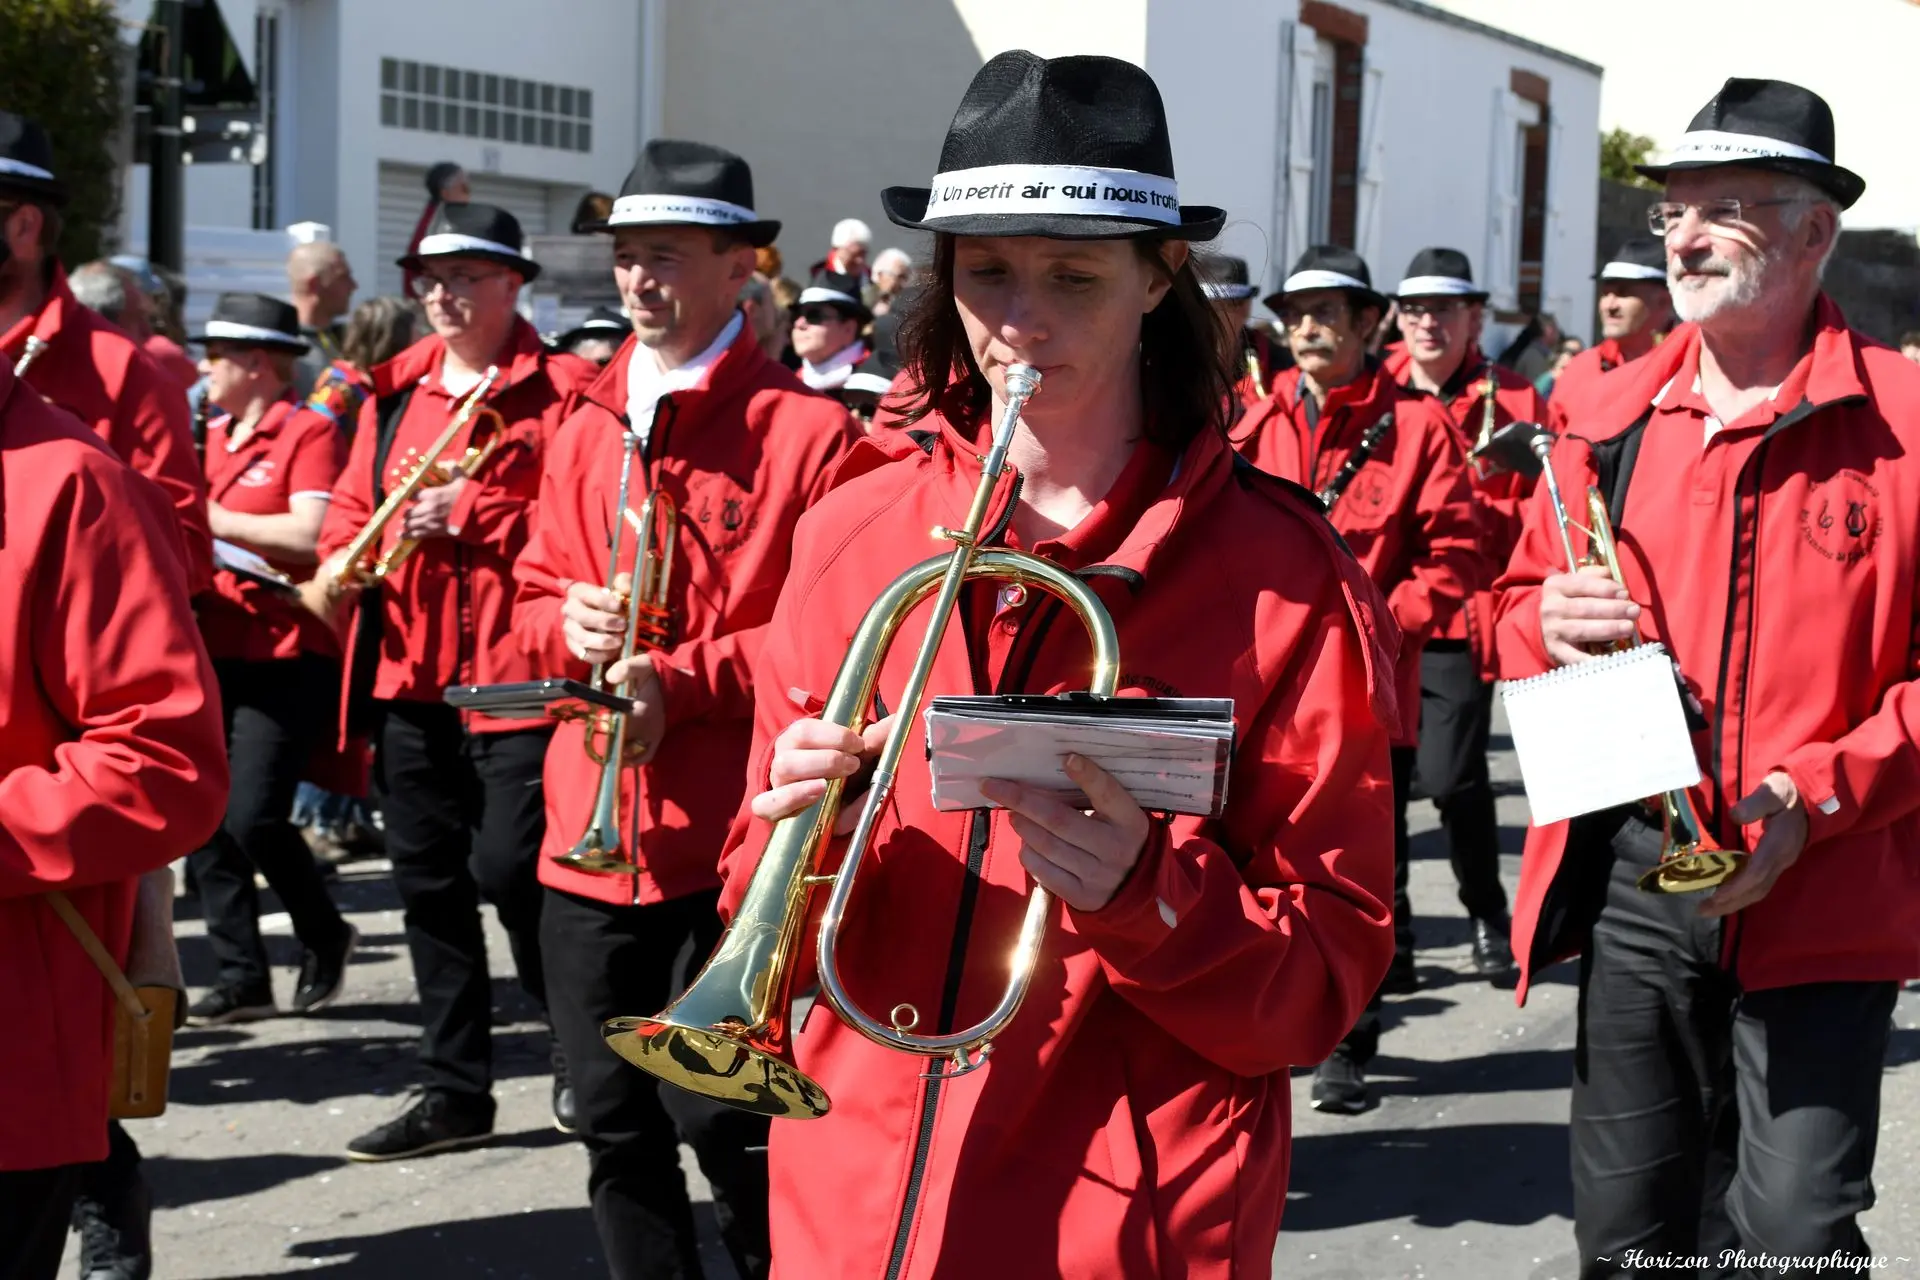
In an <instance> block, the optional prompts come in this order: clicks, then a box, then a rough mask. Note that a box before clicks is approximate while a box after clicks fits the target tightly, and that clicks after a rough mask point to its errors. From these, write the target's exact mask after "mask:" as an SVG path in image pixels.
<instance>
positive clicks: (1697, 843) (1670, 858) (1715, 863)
mask: <svg viewBox="0 0 1920 1280" xmlns="http://www.w3.org/2000/svg"><path fill="white" fill-rule="evenodd" d="M1532 448H1533V451H1534V453H1535V454H1536V455H1537V456H1538V457H1539V459H1540V461H1541V464H1542V465H1541V473H1542V475H1543V477H1544V478H1545V480H1546V485H1547V496H1548V498H1549V499H1551V501H1552V503H1553V514H1554V518H1555V520H1556V521H1557V522H1558V524H1559V526H1560V543H1561V547H1562V549H1563V550H1564V551H1565V552H1566V556H1567V565H1568V572H1570V573H1578V572H1579V571H1580V570H1581V569H1582V568H1585V567H1586V566H1588V565H1596V564H1603V565H1605V566H1606V567H1607V572H1608V574H1610V575H1611V576H1612V578H1613V580H1614V581H1615V582H1617V583H1619V584H1620V585H1621V586H1622V587H1624V586H1626V585H1627V580H1626V576H1625V575H1624V574H1623V573H1622V572H1621V570H1620V552H1619V546H1618V543H1617V541H1616V539H1615V538H1614V534H1613V521H1612V519H1611V518H1610V517H1609V516H1608V515H1607V500H1606V497H1605V495H1604V494H1602V493H1601V492H1600V490H1599V489H1597V488H1595V487H1594V486H1592V485H1588V486H1587V523H1586V525H1585V526H1576V525H1575V524H1574V523H1573V521H1572V519H1571V518H1570V517H1569V516H1568V515H1567V505H1566V503H1565V502H1564V501H1562V500H1561V497H1560V481H1559V480H1558V479H1557V478H1556V477H1555V476H1554V474H1553V465H1552V463H1551V461H1550V459H1549V457H1548V455H1549V453H1550V452H1551V451H1552V448H1553V437H1552V436H1550V435H1547V434H1545V433H1544V432H1543V433H1541V434H1540V435H1538V436H1535V437H1534V439H1533V442H1532ZM1574 528H1580V529H1581V531H1582V532H1584V533H1585V534H1586V535H1587V544H1588V547H1589V551H1588V553H1587V555H1585V556H1576V555H1575V554H1574V551H1573V535H1572V533H1571V530H1572V529H1574ZM1641 643H1643V641H1642V639H1641V638H1640V636H1639V635H1638V627H1637V626H1636V628H1635V637H1634V639H1632V640H1630V641H1629V640H1620V641H1615V642H1614V643H1613V644H1612V645H1609V646H1608V648H1609V649H1611V650H1613V651H1619V650H1623V649H1630V648H1633V647H1634V646H1635V645H1638V644H1641ZM1646 803H1647V804H1648V806H1649V807H1654V806H1657V807H1658V808H1659V810H1660V860H1659V862H1657V863H1655V864H1654V866H1653V867H1652V868H1650V869H1649V870H1647V871H1646V872H1644V873H1643V874H1642V875H1641V876H1640V879H1639V880H1638V881H1637V882H1636V883H1637V884H1638V885H1639V887H1640V888H1641V889H1643V890H1645V891H1646V892H1648V893H1694V892H1697V891H1699V890H1701V889H1711V888H1713V887H1714V886H1715V885H1717V884H1720V883H1721V882H1722V881H1724V880H1726V879H1727V878H1728V877H1730V876H1731V875H1733V873H1734V872H1736V871H1738V870H1739V869H1740V868H1741V866H1742V865H1743V864H1744V863H1745V862H1746V860H1747V855H1746V854H1745V853H1744V852H1741V851H1739V850H1735V849H1720V848H1716V847H1714V846H1713V845H1712V844H1710V843H1708V840H1707V834H1706V831H1707V828H1706V824H1705V823H1704V822H1702V821H1701V820H1700V814H1699V811H1698V810H1697V809H1695V808H1694V804H1693V797H1692V796H1691V795H1690V794H1688V792H1687V791H1686V790H1685V789H1684V788H1682V789H1679V790H1675V791H1666V792H1662V793H1661V794H1660V795H1658V796H1655V797H1651V798H1649V799H1648V800H1647V802H1646Z"/></svg>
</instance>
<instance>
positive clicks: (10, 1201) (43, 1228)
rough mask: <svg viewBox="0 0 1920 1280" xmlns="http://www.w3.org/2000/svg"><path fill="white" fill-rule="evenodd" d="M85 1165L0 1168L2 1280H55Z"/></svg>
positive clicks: (0, 1277) (0, 1258)
mask: <svg viewBox="0 0 1920 1280" xmlns="http://www.w3.org/2000/svg"><path fill="white" fill-rule="evenodd" d="M83 1167H84V1166H81V1165H77V1164H64V1165H60V1166H59V1167H57V1168H53V1169H27V1170H20V1171H6V1172H0V1280H54V1277H56V1276H58V1275H59V1274H60V1255H61V1253H62V1252H64V1251H65V1249H66V1247H67V1222H68V1220H69V1219H70V1218H71V1217H72V1216H73V1202H74V1200H75V1199H76V1198H78V1196H79V1194H80V1171H81V1169H82V1168H83Z"/></svg>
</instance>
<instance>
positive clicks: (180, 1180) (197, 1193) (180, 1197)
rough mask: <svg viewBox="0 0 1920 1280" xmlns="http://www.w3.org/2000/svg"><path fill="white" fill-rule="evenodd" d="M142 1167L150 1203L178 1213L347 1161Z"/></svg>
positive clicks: (237, 1159) (160, 1160) (229, 1159)
mask: <svg viewBox="0 0 1920 1280" xmlns="http://www.w3.org/2000/svg"><path fill="white" fill-rule="evenodd" d="M142 1163H143V1164H144V1166H145V1169H146V1176H147V1181H148V1183H149V1184H151V1186H152V1187H153V1203H154V1204H155V1205H156V1206H157V1207H159V1208H162V1209H178V1208H181V1207H182V1206H184V1205H190V1204H205V1203H206V1202H207V1201H209V1200H233V1199H237V1198H239V1197H241V1196H251V1195H258V1194H259V1193H261V1192H262V1191H270V1190H272V1189H273V1188H274V1187H277V1186H280V1185H281V1184H282V1183H287V1182H298V1181H299V1180H300V1179H302V1178H306V1177H310V1176H312V1175H313V1174H316V1173H325V1172H326V1171H327V1170H329V1169H338V1168H340V1167H341V1166H342V1165H344V1164H346V1163H347V1162H346V1160H345V1159H344V1158H342V1157H340V1156H295V1155H285V1154H271V1155H258V1156H222V1157H220V1158H219V1159H217V1160H182V1159H180V1158H178V1157H176V1156H148V1157H147V1158H146V1159H145V1160H144V1161H143V1162H142Z"/></svg>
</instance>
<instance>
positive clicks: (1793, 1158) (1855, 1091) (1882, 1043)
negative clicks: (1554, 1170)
mask: <svg viewBox="0 0 1920 1280" xmlns="http://www.w3.org/2000/svg"><path fill="white" fill-rule="evenodd" d="M1659 847H1660V833H1659V831H1658V830H1657V829H1656V828H1654V827H1653V826H1651V825H1650V824H1649V823H1647V822H1644V821H1642V820H1640V819H1639V818H1629V819H1627V820H1626V822H1625V825H1623V826H1622V827H1621V829H1620V831H1619V832H1618V833H1617V834H1616V835H1615V836H1614V839H1613V853H1614V865H1613V873H1612V881H1611V883H1610V884H1609V887H1608V893H1607V904H1606V906H1605V908H1604V909H1603V910H1602V912H1601V915H1600V919H1599V921H1598V923H1597V924H1596V925H1595V926H1594V931H1593V939H1592V942H1591V943H1590V945H1589V946H1588V947H1587V950H1586V952H1585V954H1584V955H1583V957H1582V959H1581V967H1580V1006H1579V1032H1578V1036H1577V1039H1576V1043H1575V1048H1574V1079H1573V1114H1572V1124H1571V1128H1570V1138H1571V1143H1572V1165H1573V1201H1574V1236H1575V1238H1576V1240H1577V1242H1578V1244H1579V1247H1580V1254H1581V1259H1582V1261H1581V1267H1582V1270H1581V1275H1582V1277H1586V1278H1592V1277H1601V1276H1620V1275H1666V1274H1673V1275H1681V1274H1685V1275H1687V1276H1689V1277H1692V1276H1714V1277H1719V1276H1740V1277H1746V1276H1775V1275H1782V1274H1800V1273H1799V1272H1797V1271H1796V1272H1790V1273H1789V1272H1783V1271H1782V1270H1780V1269H1779V1268H1777V1267H1772V1268H1770V1267H1765V1266H1760V1265H1752V1259H1753V1258H1754V1257H1755V1256H1757V1255H1768V1256H1771V1257H1774V1258H1781V1257H1785V1258H1797V1259H1811V1258H1817V1257H1827V1256H1830V1255H1832V1254H1834V1253H1835V1252H1838V1253H1839V1254H1840V1255H1841V1256H1842V1257H1865V1256H1866V1253H1867V1248H1866V1241H1865V1239H1864V1237H1863V1236H1862V1235H1861V1232H1860V1227H1859V1224H1858V1221H1857V1215H1858V1214H1860V1213H1861V1212H1862V1211H1863V1210H1865V1209H1868V1208H1870V1207H1871V1206H1872V1204H1873V1182H1872V1173H1873V1156H1874V1144H1875V1140H1876V1137H1877V1135H1878V1132H1879V1126H1880V1075H1881V1069H1882V1066H1883V1064H1884V1062H1885V1060H1886V1052H1887V1042H1888V1037H1889V1034H1890V1030H1891V1026H1892V1016H1893V1005H1894V1000H1895V997H1896V996H1897V995H1898V984H1896V983H1893V982H1825V983H1809V984H1806V985H1804V986H1794V987H1779V988H1774V989H1772V990H1768V991H1754V992H1742V991H1741V990H1740V989H1739V987H1738V986H1737V984H1736V983H1735V982H1734V980H1733V978H1732V976H1731V975H1730V974H1728V973H1727V972H1726V970H1724V969H1722V968H1721V967H1720V963H1719V959H1720V943H1721V927H1722V926H1721V924H1720V922H1719V921H1717V920H1708V919H1704V918H1702V917H1701V916H1699V915H1698V914H1697V908H1698V905H1699V902H1700V896H1699V895H1697V894H1679V895H1673V896H1657V895H1654V894H1649V893H1642V892H1641V891H1639V890H1638V889H1636V888H1635V887H1634V884H1633V881H1634V878H1635V877H1636V876H1637V875H1638V874H1639V873H1640V872H1641V871H1642V870H1643V869H1645V868H1646V867H1649V866H1651V865H1653V863H1654V861H1655V860H1656V859H1657V858H1658V856H1659ZM1743 1249H1744V1250H1745V1252H1746V1254H1747V1255H1748V1258H1747V1259H1744V1260H1743V1259H1741V1258H1740V1257H1738V1256H1737V1251H1739V1250H1743ZM1633 1251H1638V1252H1633ZM1729 1254H1734V1255H1735V1256H1729ZM1702 1257H1704V1258H1705V1259H1706V1261H1705V1265H1704V1266H1703V1265H1702V1264H1701V1262H1700V1259H1701V1258H1702ZM1687 1260H1691V1262H1690V1265H1689V1264H1688V1261H1687ZM1676 1263H1678V1264H1680V1265H1672V1264H1676Z"/></svg>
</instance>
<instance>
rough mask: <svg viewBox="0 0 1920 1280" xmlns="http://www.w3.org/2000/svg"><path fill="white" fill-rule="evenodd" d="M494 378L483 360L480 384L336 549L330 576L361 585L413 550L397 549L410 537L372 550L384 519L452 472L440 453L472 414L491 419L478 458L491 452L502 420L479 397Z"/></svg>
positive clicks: (376, 579) (342, 582) (443, 481)
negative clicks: (388, 547) (383, 552)
mask: <svg viewBox="0 0 1920 1280" xmlns="http://www.w3.org/2000/svg"><path fill="white" fill-rule="evenodd" d="M499 378H500V366H498V365H488V366H487V372H486V375H485V376H484V377H482V378H481V379H480V382H479V384H478V385H477V386H475V387H474V389H473V390H472V391H470V392H468V393H467V397H466V399H464V400H462V401H461V402H460V407H459V408H458V409H457V410H455V412H454V415H453V417H452V418H450V419H449V420H448V422H447V426H446V430H444V431H442V432H441V433H440V436H439V438H438V439H436V440H435V441H434V442H433V443H432V444H431V445H429V446H428V447H427V450H426V452H424V453H421V454H418V455H415V456H417V457H418V458H419V461H418V462H416V463H415V464H414V466H413V470H411V471H409V472H408V473H407V474H406V477H405V478H404V479H403V480H401V482H400V483H399V485H398V486H396V487H395V488H394V490H393V492H391V493H389V494H388V495H387V499H386V501H385V502H382V503H381V504H380V508H379V510H377V511H375V512H374V513H373V517H372V518H371V519H369V520H368V521H367V523H366V524H365V525H364V526H362V528H361V530H360V532H359V533H357V534H355V535H354V536H353V541H352V542H349V543H348V544H347V549H346V550H345V551H344V552H342V553H341V556H340V560H339V564H340V568H339V570H338V571H337V574H336V577H335V581H336V582H337V583H338V584H339V585H341V586H360V587H364V586H370V585H372V584H373V583H376V582H379V581H382V580H384V579H385V578H386V576H387V575H388V574H390V573H392V572H393V570H394V569H395V568H396V567H397V566H398V565H399V563H400V561H402V560H405V559H406V557H407V555H408V554H411V553H412V550H413V548H412V547H411V546H408V547H407V549H406V552H404V553H403V552H402V551H401V547H402V546H405V545H406V543H407V542H408V541H411V540H408V539H403V540H402V541H401V542H397V543H395V544H394V546H393V548H392V549H391V550H389V551H388V552H387V554H386V555H384V556H376V554H375V553H376V552H377V551H378V549H379V546H380V535H381V534H383V533H385V532H386V528H387V525H389V524H390V523H392V521H393V518H394V517H395V516H397V515H399V514H400V512H401V510H402V509H403V508H404V507H405V506H406V505H407V504H408V503H409V502H412V501H413V500H414V498H415V497H416V496H418V495H419V493H420V491H421V490H422V489H429V488H434V487H437V486H439V485H443V484H446V483H447V482H448V481H449V480H451V479H452V478H453V476H452V474H451V473H450V472H449V471H447V470H445V469H443V468H442V467H441V466H440V455H441V454H443V453H445V452H446V451H447V449H448V448H449V447H451V446H452V444H453V442H454V440H455V439H457V438H458V437H459V435H460V433H461V432H462V431H463V430H465V429H466V426H467V424H468V423H469V422H471V421H473V419H474V417H475V415H476V414H479V415H484V416H485V417H487V418H490V419H491V420H492V422H493V431H492V433H491V435H492V439H490V440H489V441H488V442H487V444H488V446H489V447H487V448H486V450H485V452H484V453H483V454H481V455H480V457H479V458H478V459H477V460H478V461H484V460H485V458H486V457H487V456H491V454H492V452H493V448H494V447H497V444H498V440H499V437H500V436H501V435H502V434H503V431H502V427H503V426H504V423H503V422H502V420H501V418H500V415H499V413H498V412H496V411H495V410H492V409H483V408H481V407H480V402H481V401H482V400H484V399H486V397H487V392H489V391H491V390H492V389H493V384H494V383H495V382H497V381H498V380H499ZM475 453H476V451H475V450H471V449H470V450H469V451H468V457H467V458H466V459H463V460H462V461H463V463H465V462H468V461H474V460H476V459H475V458H474V454H475Z"/></svg>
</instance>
